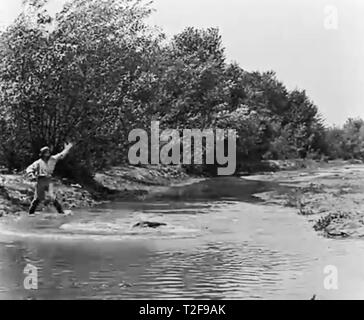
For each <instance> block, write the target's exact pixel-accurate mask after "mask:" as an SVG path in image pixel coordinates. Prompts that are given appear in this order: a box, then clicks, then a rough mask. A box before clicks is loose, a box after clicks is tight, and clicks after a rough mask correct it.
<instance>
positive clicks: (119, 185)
mask: <svg viewBox="0 0 364 320" xmlns="http://www.w3.org/2000/svg"><path fill="white" fill-rule="evenodd" d="M95 181H96V182H97V183H98V184H99V185H100V186H102V187H103V188H105V190H106V191H107V192H105V194H104V195H102V196H100V195H98V196H96V197H95V194H93V193H92V191H91V190H88V188H87V187H82V186H81V185H79V184H76V183H71V182H70V181H68V180H66V179H57V178H56V179H55V188H56V191H57V198H58V199H59V200H60V201H61V202H62V204H63V205H64V208H65V209H74V208H87V207H94V206H96V205H98V204H100V203H102V202H105V201H109V200H115V199H117V200H138V199H140V198H141V199H142V198H145V197H146V196H147V195H148V194H152V193H153V192H154V191H156V190H158V191H161V190H164V189H166V188H168V187H169V186H171V185H174V184H181V183H191V182H193V181H195V178H194V177H191V176H189V175H187V174H186V173H185V172H184V171H183V170H182V169H181V168H179V167H162V166H149V167H143V168H141V167H133V166H123V167H114V168H110V169H108V170H106V171H104V172H99V173H97V174H96V175H95ZM33 190H34V182H31V181H29V179H27V178H26V177H25V176H24V175H21V174H0V217H1V216H6V215H20V214H22V213H24V211H26V210H27V209H28V207H29V205H30V202H31V200H32V197H33ZM39 209H40V210H44V211H45V210H46V211H53V210H54V209H53V208H52V206H50V205H49V204H47V203H46V204H45V205H42V206H40V208H39Z"/></svg>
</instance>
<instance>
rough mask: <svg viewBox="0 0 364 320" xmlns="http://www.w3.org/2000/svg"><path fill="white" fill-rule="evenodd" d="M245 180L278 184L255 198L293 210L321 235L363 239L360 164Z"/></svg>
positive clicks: (363, 177) (363, 189) (363, 167)
mask: <svg viewBox="0 0 364 320" xmlns="http://www.w3.org/2000/svg"><path fill="white" fill-rule="evenodd" d="M249 179H253V180H263V181H274V182H278V183H279V187H278V188H277V189H276V190H274V191H271V192H266V193H261V194H257V195H256V196H257V197H259V198H260V199H262V200H264V201H265V202H266V203H270V204H276V205H281V206H287V207H292V208H295V209H296V210H297V213H298V214H300V215H302V216H306V217H307V218H308V219H309V220H310V221H312V223H313V227H314V229H315V230H316V231H318V232H320V233H322V234H323V235H325V236H327V237H331V238H349V237H350V238H363V237H364V165H341V166H333V167H328V168H327V167H326V168H318V169H316V170H301V171H283V172H276V173H271V174H268V175H260V176H251V177H249Z"/></svg>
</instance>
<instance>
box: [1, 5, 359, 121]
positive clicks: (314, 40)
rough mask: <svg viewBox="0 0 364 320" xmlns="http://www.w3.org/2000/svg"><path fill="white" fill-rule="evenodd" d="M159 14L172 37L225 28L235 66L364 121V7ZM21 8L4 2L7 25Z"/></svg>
mask: <svg viewBox="0 0 364 320" xmlns="http://www.w3.org/2000/svg"><path fill="white" fill-rule="evenodd" d="M61 1H62V0H52V2H53V5H52V6H53V7H54V6H57V7H58V6H59V2H61ZM57 2H58V5H57ZM326 6H334V7H336V8H337V14H338V27H337V28H336V29H327V28H325V25H327V24H328V23H329V24H330V22H331V24H330V25H331V26H334V25H335V22H333V20H328V18H327V17H328V15H330V13H329V12H326V13H325V7H326ZM154 7H155V8H156V10H157V11H156V12H155V13H154V14H153V17H152V19H151V20H152V23H154V24H156V25H158V26H161V27H162V28H163V30H164V31H165V32H166V33H167V34H168V35H172V34H174V33H177V32H180V31H181V30H183V28H184V27H187V26H195V27H219V28H220V31H221V34H222V36H223V42H224V45H225V46H226V49H227V50H226V54H227V57H228V59H229V60H231V61H237V62H239V64H240V65H241V66H242V67H243V68H244V69H246V70H249V71H251V70H262V71H263V70H274V71H276V73H277V76H278V78H279V79H280V80H282V81H283V82H284V83H285V84H286V85H287V86H288V87H289V88H290V89H293V88H295V87H298V88H302V89H306V91H307V93H308V95H309V96H310V97H311V99H312V100H313V101H314V102H315V103H316V104H317V105H318V107H319V110H320V112H321V113H322V114H323V116H324V117H325V118H326V120H327V123H328V124H333V123H336V124H342V123H343V122H344V121H345V120H346V118H348V117H362V118H364V19H363V17H364V1H363V0H183V1H181V0H155V3H154ZM20 8H21V0H0V23H3V24H8V23H10V22H11V21H12V20H13V19H14V17H15V16H16V15H17V13H18V12H19V11H20ZM331 12H332V11H331ZM325 19H326V20H325ZM325 23H326V24H325Z"/></svg>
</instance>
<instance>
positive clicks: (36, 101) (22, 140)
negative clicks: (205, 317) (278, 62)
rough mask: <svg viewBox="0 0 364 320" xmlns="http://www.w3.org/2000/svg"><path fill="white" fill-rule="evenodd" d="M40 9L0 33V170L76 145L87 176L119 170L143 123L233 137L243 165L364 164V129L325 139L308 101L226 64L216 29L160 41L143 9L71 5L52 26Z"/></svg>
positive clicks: (79, 0)
mask: <svg viewBox="0 0 364 320" xmlns="http://www.w3.org/2000/svg"><path fill="white" fill-rule="evenodd" d="M46 4H47V1H46V0H38V1H37V0H31V1H30V0H28V1H27V10H25V11H24V12H23V13H22V14H21V15H20V16H19V17H18V19H17V20H16V21H15V22H14V23H13V24H12V25H11V26H10V27H9V28H7V29H6V30H5V31H4V32H2V33H1V34H0V44H1V45H0V58H1V59H0V87H1V91H0V139H1V150H0V162H1V164H4V165H6V166H7V167H9V168H11V169H13V168H17V169H22V168H24V167H25V166H26V165H27V164H29V162H30V161H31V160H32V159H34V158H36V157H37V155H38V150H39V149H40V147H42V146H43V145H50V146H51V147H53V148H54V150H55V151H58V150H60V148H61V147H62V146H63V142H64V141H66V140H73V141H75V142H76V144H77V148H75V151H74V153H73V154H72V157H71V159H69V160H68V161H69V162H70V163H71V164H72V166H76V167H77V168H79V172H83V173H82V174H84V172H85V170H86V171H87V172H89V173H90V174H91V173H93V172H95V171H96V170H98V169H99V168H102V167H104V166H108V165H112V164H118V163H122V162H124V161H127V159H126V157H127V154H128V147H129V142H128V134H129V132H130V131H131V130H132V129H134V128H144V129H148V128H149V126H150V122H151V120H159V121H161V125H162V127H165V128H173V129H175V128H176V129H183V128H199V129H205V128H231V129H235V130H236V131H237V134H238V141H237V146H238V157H239V160H240V161H245V160H260V159H285V158H294V157H306V156H307V155H308V154H310V153H329V154H330V156H331V157H339V156H343V155H348V154H350V155H351V156H352V157H362V156H363V155H364V152H363V146H364V145H363V136H364V129H363V127H364V126H363V123H362V121H361V122H360V121H354V120H349V122H348V123H347V124H346V125H345V126H344V128H343V129H337V128H334V129H328V130H325V128H324V126H323V124H322V120H321V118H320V116H319V114H318V110H317V107H316V106H315V105H314V104H313V102H312V101H310V99H309V98H308V96H307V94H306V92H305V91H300V90H293V91H289V90H288V89H287V88H286V87H285V86H284V84H283V83H281V82H280V81H279V80H277V77H276V75H275V73H274V72H272V71H268V72H263V73H260V72H247V71H245V70H243V69H242V68H241V67H240V66H239V65H238V64H236V63H232V64H231V63H228V62H226V58H225V49H224V47H223V45H222V39H221V36H220V34H219V31H218V29H215V28H209V29H206V30H199V29H196V28H187V29H185V30H184V31H182V32H181V33H179V34H177V35H175V36H174V37H173V38H172V39H171V40H169V41H167V40H166V37H165V36H164V34H163V33H162V32H161V31H160V30H158V29H156V28H152V27H150V26H149V25H148V24H147V22H146V19H147V18H148V17H149V16H150V14H151V12H152V9H151V5H150V3H145V2H143V1H142V0H73V1H69V2H67V3H66V4H65V6H64V8H63V10H62V11H61V12H60V13H59V14H57V16H56V17H51V16H50V15H49V14H48V13H47V11H46V9H45V8H46V7H45V5H46ZM328 144H329V145H330V147H328ZM331 144H332V145H334V147H331ZM70 163H69V164H70ZM69 164H68V168H69V167H70V165H69ZM80 168H82V169H80ZM71 171H72V170H71ZM63 173H66V174H67V175H72V173H70V170H69V169H67V166H65V170H64V171H63Z"/></svg>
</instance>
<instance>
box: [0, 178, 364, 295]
mask: <svg viewBox="0 0 364 320" xmlns="http://www.w3.org/2000/svg"><path fill="white" fill-rule="evenodd" d="M275 187H276V185H274V184H273V183H266V182H265V183H264V182H257V181H249V180H245V179H243V178H219V179H211V180H206V181H203V182H198V183H195V184H193V185H189V186H184V187H174V188H171V189H170V190H169V192H168V193H167V194H165V195H164V196H160V197H156V198H154V199H149V200H146V201H143V202H134V203H112V204H107V205H104V206H102V207H99V208H97V209H94V210H92V211H88V212H87V211H82V210H80V211H76V212H75V214H74V215H73V216H70V217H59V216H57V215H55V214H40V215H37V216H36V217H34V218H30V217H19V218H17V219H3V221H1V224H0V299H89V298H92V299H97V298H100V299H310V298H311V297H312V296H313V295H314V294H315V295H317V297H318V298H319V299H333V298H342V299H362V298H364V242H362V241H358V240H356V241H354V240H330V239H325V238H323V237H321V236H319V235H318V234H317V233H315V232H314V231H313V229H312V225H311V224H310V222H309V221H308V220H307V219H306V218H304V217H301V216H299V215H297V213H296V212H295V210H294V209H291V208H283V207H279V206H270V205H265V204H263V203H261V202H259V201H258V199H256V198H255V197H254V196H253V195H254V194H255V193H257V192H262V191H267V190H270V189H272V188H275ZM140 221H152V222H160V223H165V224H166V225H165V226H161V227H160V228H156V229H150V228H137V227H136V228H135V227H133V226H134V225H135V224H136V223H137V222H140ZM28 264H31V265H33V266H35V267H36V268H37V276H38V289H37V290H26V289H25V288H24V279H25V277H26V274H24V268H25V266H26V265H28ZM327 266H335V267H336V268H337V271H338V289H337V290H327V288H326V289H325V286H324V282H325V277H327V276H328V274H325V267H327ZM326 271H327V270H326Z"/></svg>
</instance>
